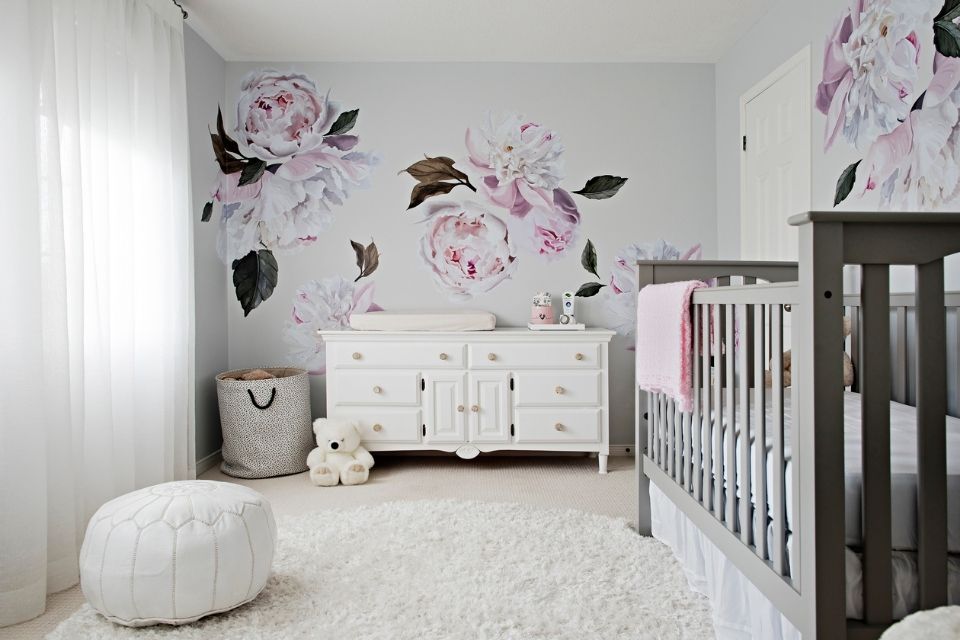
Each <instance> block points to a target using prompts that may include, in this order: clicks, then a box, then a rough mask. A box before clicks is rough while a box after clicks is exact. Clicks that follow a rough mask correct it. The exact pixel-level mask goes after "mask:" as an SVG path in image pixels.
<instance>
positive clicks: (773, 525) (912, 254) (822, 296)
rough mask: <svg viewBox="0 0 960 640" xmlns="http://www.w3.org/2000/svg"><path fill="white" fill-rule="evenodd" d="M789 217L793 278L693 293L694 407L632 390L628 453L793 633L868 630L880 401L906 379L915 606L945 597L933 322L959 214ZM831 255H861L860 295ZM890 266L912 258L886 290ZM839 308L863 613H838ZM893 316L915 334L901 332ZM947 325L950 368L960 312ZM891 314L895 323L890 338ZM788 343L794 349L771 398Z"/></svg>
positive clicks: (884, 452) (883, 588)
mask: <svg viewBox="0 0 960 640" xmlns="http://www.w3.org/2000/svg"><path fill="white" fill-rule="evenodd" d="M791 222H792V223H793V224H796V225H798V226H799V227H800V234H799V235H800V256H801V262H800V264H799V266H798V267H797V270H798V275H799V277H798V279H797V280H798V282H797V283H796V284H793V285H785V284H777V283H774V284H761V285H751V284H749V283H750V282H752V281H753V277H751V276H749V275H748V276H747V277H746V278H741V279H740V281H741V282H744V283H745V286H726V287H723V286H722V287H718V288H716V289H710V290H698V291H696V292H695V293H694V294H693V297H692V307H691V314H692V320H693V324H694V332H693V333H694V341H693V342H694V344H693V347H694V348H693V360H692V362H691V365H692V370H693V375H694V380H693V383H694V385H693V386H694V407H693V411H692V412H690V413H686V414H684V413H681V412H680V411H678V409H677V407H676V406H675V405H674V404H673V403H672V401H671V400H669V399H667V398H665V397H663V396H662V395H659V394H646V397H645V398H644V399H645V404H646V405H647V407H648V408H647V411H646V412H645V417H647V418H648V420H647V424H648V429H647V433H646V454H644V455H642V456H640V460H641V463H642V467H643V473H644V474H645V475H647V476H648V477H649V478H650V479H651V481H653V482H655V483H656V484H657V486H658V488H659V489H661V490H662V491H663V492H664V493H665V494H666V495H667V497H668V498H669V499H670V500H672V501H673V502H674V503H675V504H676V505H677V507H678V508H680V510H681V511H683V512H684V514H685V515H687V516H688V517H689V518H690V519H691V520H692V521H693V523H694V524H695V525H696V526H698V527H699V528H700V529H701V531H703V533H705V534H706V535H707V537H708V538H709V539H710V540H711V541H712V542H713V543H714V544H715V545H716V546H717V547H718V548H719V549H720V551H721V552H722V553H724V554H725V555H726V556H727V557H728V558H729V559H730V560H731V561H733V562H734V563H735V564H736V566H737V567H738V569H739V570H740V571H741V572H742V573H743V574H744V575H745V576H746V577H747V578H748V579H749V580H750V581H751V582H753V584H754V585H755V586H757V587H758V588H759V589H760V590H761V591H762V592H763V593H764V594H765V595H766V597H767V598H768V599H769V600H770V601H771V602H772V603H773V604H774V606H776V607H777V609H779V610H780V612H781V613H783V614H784V615H785V616H786V617H787V618H788V619H789V620H790V621H791V622H792V623H793V625H794V626H795V627H796V628H797V629H798V630H799V631H800V632H801V634H802V635H803V636H804V638H805V640H808V639H811V638H877V637H879V635H880V633H882V631H883V629H885V628H886V627H887V626H888V625H889V623H890V622H891V620H892V598H891V587H892V578H891V574H892V571H891V526H890V525H891V520H892V514H891V503H890V497H891V488H890V485H891V482H890V428H889V427H890V400H891V398H896V399H909V394H908V393H907V391H908V390H910V389H912V390H913V393H914V395H915V397H916V406H917V434H918V435H917V451H918V460H919V466H918V469H919V470H918V507H917V511H918V513H917V520H918V541H919V542H918V567H919V583H920V605H921V608H931V607H934V606H938V605H940V604H944V603H945V602H946V559H947V548H946V499H947V496H946V453H945V452H946V429H945V417H946V413H947V393H946V380H947V363H948V355H947V346H946V345H947V344H948V341H947V327H948V325H949V322H948V321H947V319H948V318H950V317H956V315H955V314H956V313H957V311H956V308H955V307H956V303H957V302H960V300H957V297H955V296H954V294H946V293H945V292H944V287H943V283H944V280H943V257H944V256H946V255H950V254H952V253H956V252H960V215H956V214H907V215H902V214H900V215H898V214H872V213H871V214H859V213H852V214H847V213H845V214H837V213H824V214H821V213H810V214H805V215H804V216H803V217H799V218H797V219H795V220H792V221H791ZM845 264H856V265H861V266H862V283H861V291H860V295H859V296H844V295H843V286H842V285H843V267H844V265H845ZM893 264H908V265H915V266H916V267H917V292H916V294H915V295H914V296H913V298H912V299H909V300H908V299H906V298H898V297H897V296H898V295H899V294H895V295H894V296H891V294H890V292H889V267H890V265H893ZM781 267H784V269H786V270H788V269H789V268H790V267H789V266H788V265H781ZM651 268H652V269H653V271H652V272H651ZM638 269H639V272H640V274H641V278H640V281H641V283H642V282H643V280H644V273H645V270H646V274H647V276H651V275H652V274H654V277H653V278H652V280H653V281H654V282H658V281H659V282H665V281H669V280H666V279H660V280H657V279H656V277H655V273H656V271H657V269H658V267H651V265H649V264H645V263H641V264H640V265H638ZM784 269H778V270H777V271H778V273H781V274H782V273H785V270H784ZM738 270H739V269H738V268H737V265H736V264H731V263H726V264H725V265H724V264H711V265H710V266H709V268H708V269H706V270H703V271H698V270H697V269H696V266H695V265H694V264H692V263H691V264H688V265H683V266H680V265H679V264H678V265H675V266H673V268H672V269H671V270H670V273H671V275H675V276H676V279H694V278H696V279H705V278H711V277H716V278H718V279H719V280H718V282H719V284H721V285H723V284H728V283H729V282H734V281H735V280H736V279H735V278H729V279H728V278H725V277H723V276H722V275H721V274H722V272H723V271H726V272H727V273H728V274H736V273H737V271H738ZM665 273H667V271H666V270H662V272H661V275H663V274H665ZM951 303H952V304H951ZM844 307H846V311H847V313H848V314H850V315H851V319H852V320H853V325H854V326H853V336H852V339H851V341H850V345H851V346H850V350H851V352H852V354H851V355H855V356H856V357H855V361H856V364H857V365H858V371H859V376H858V378H857V379H856V380H855V383H854V388H855V390H858V391H859V392H860V394H861V403H862V412H863V422H862V424H863V427H862V446H863V458H862V461H861V465H862V474H863V494H862V500H863V503H862V514H863V520H864V522H863V532H864V533H863V542H864V546H863V572H864V574H863V583H864V620H863V621H862V622H859V621H847V620H846V607H845V595H846V594H845V553H846V546H845V542H846V541H845V526H844V516H845V510H844V499H845V495H844V453H843V450H844V436H843V433H844V418H843V386H842V368H841V365H840V358H839V357H838V355H839V346H840V345H841V344H842V343H843V335H842V333H841V323H840V318H841V316H842V315H843V312H844ZM951 313H952V314H954V315H952V316H951ZM891 318H893V324H891ZM901 318H902V319H901ZM910 318H915V321H914V325H915V336H916V337H915V338H909V336H911V335H913V334H912V332H910V331H909V329H908V324H909V323H908V320H909V319H910ZM956 321H957V322H956V324H955V325H953V326H954V331H956V332H957V337H958V340H957V341H956V342H955V344H956V345H957V346H956V349H957V353H956V356H955V357H956V358H958V361H957V362H958V364H957V368H958V370H960V317H958V318H956ZM901 323H902V324H901ZM788 327H789V329H788ZM891 328H894V329H895V330H896V334H895V335H896V336H900V335H903V336H906V337H905V338H904V340H903V341H902V342H899V343H895V345H900V346H895V348H894V349H893V350H892V351H891V349H890V345H891V343H890V339H891ZM908 338H909V340H910V341H908ZM787 341H789V342H790V344H791V346H792V347H793V359H792V362H791V371H790V375H791V378H792V380H791V384H790V385H789V387H790V404H789V410H787V411H785V407H787V404H786V402H785V400H786V397H785V394H784V380H783V376H784V373H783V364H784V363H783V355H782V354H783V349H784V346H785V343H786V342H787ZM910 344H913V345H914V346H915V353H916V355H915V360H916V364H915V365H914V367H913V369H912V370H911V369H910V368H909V367H908V366H907V364H908V361H909V354H910V349H909V348H908V346H909V345H910ZM951 357H953V356H951ZM901 365H904V366H903V367H901ZM901 368H904V369H906V371H904V372H902V373H901V371H900V369H901ZM898 376H899V378H900V382H898ZM911 378H915V381H913V380H911ZM891 379H892V380H893V384H892V385H891ZM911 383H912V386H911ZM898 385H899V386H898ZM901 391H902V393H903V395H899V396H898V395H897V394H898V393H900V392H901ZM787 419H789V420H790V421H791V422H792V426H791V429H790V432H789V439H788V437H787V431H786V429H785V422H786V420H787ZM638 433H639V427H638ZM638 441H639V442H643V440H638ZM788 460H789V469H790V483H789V487H791V489H790V491H789V495H788V482H787V480H788V476H787V469H788ZM768 468H769V469H770V471H769V478H768V471H767V469H768ZM751 492H752V493H753V495H754V499H753V500H752V501H751V500H750V499H749V498H750V495H751ZM788 502H789V504H790V505H791V508H790V513H789V522H788V517H787V504H788ZM753 505H756V508H754V507H753ZM767 505H769V507H768V506H767ZM768 509H769V516H768V513H767V510H768ZM788 550H789V553H788Z"/></svg>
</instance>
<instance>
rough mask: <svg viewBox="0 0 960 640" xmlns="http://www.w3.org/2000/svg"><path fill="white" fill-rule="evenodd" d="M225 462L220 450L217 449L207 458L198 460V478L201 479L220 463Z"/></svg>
mask: <svg viewBox="0 0 960 640" xmlns="http://www.w3.org/2000/svg"><path fill="white" fill-rule="evenodd" d="M221 460H223V456H222V455H220V449H217V450H216V451H214V452H213V453H211V454H210V455H208V456H205V457H203V458H201V459H199V460H197V477H200V476H201V475H203V474H204V473H206V472H207V471H210V469H213V468H214V467H215V466H217V465H218V464H220V461H221Z"/></svg>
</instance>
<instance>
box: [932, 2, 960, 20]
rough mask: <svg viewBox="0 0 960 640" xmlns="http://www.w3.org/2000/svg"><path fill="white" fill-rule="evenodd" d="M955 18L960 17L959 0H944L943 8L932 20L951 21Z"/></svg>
mask: <svg viewBox="0 0 960 640" xmlns="http://www.w3.org/2000/svg"><path fill="white" fill-rule="evenodd" d="M957 18H960V0H946V2H944V3H943V8H942V9H940V13H938V14H937V17H936V18H934V20H936V21H940V20H949V21H953V20H956V19H957Z"/></svg>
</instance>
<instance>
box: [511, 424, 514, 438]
mask: <svg viewBox="0 0 960 640" xmlns="http://www.w3.org/2000/svg"><path fill="white" fill-rule="evenodd" d="M513 435H514V431H513V425H510V436H511V437H513Z"/></svg>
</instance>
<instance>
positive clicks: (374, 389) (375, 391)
mask: <svg viewBox="0 0 960 640" xmlns="http://www.w3.org/2000/svg"><path fill="white" fill-rule="evenodd" d="M373 392H374V393H383V389H381V388H380V387H379V386H374V387H373Z"/></svg>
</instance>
